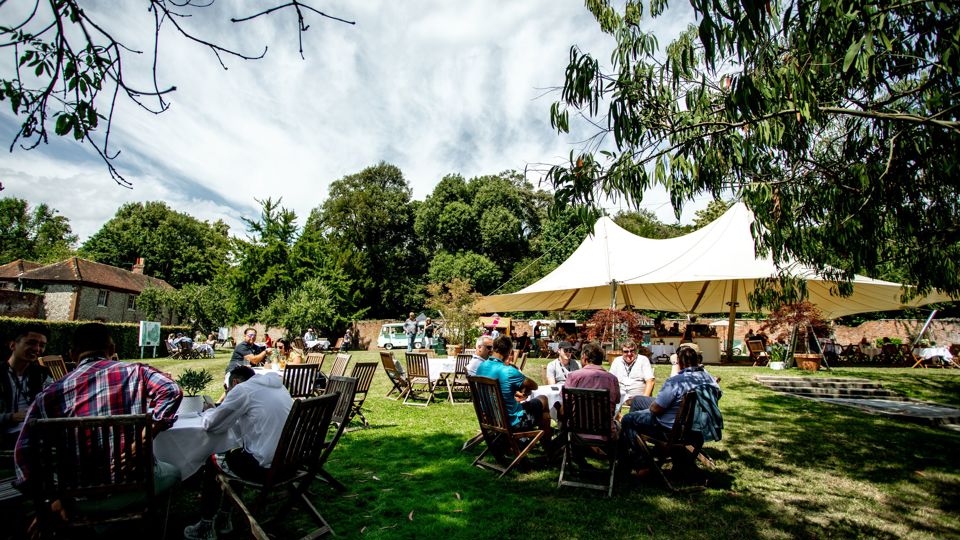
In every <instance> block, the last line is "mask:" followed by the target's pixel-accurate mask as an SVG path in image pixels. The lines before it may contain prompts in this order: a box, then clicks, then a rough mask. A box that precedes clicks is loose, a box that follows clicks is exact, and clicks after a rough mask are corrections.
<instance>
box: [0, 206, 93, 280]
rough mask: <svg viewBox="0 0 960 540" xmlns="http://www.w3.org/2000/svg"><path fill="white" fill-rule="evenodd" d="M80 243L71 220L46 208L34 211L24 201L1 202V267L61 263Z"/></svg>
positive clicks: (38, 207)
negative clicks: (12, 263)
mask: <svg viewBox="0 0 960 540" xmlns="http://www.w3.org/2000/svg"><path fill="white" fill-rule="evenodd" d="M76 241H77V236H76V235H75V234H73V232H72V231H71V229H70V220H68V219H67V218H66V217H65V216H58V215H57V211H56V210H55V209H53V208H50V207H49V206H47V205H46V204H39V205H37V206H36V207H35V208H32V209H31V208H30V205H29V204H28V203H27V201H25V200H23V199H18V198H16V197H4V198H2V199H0V264H5V263H8V262H10V261H13V260H16V259H26V260H28V261H34V262H42V263H47V262H55V261H59V260H62V259H65V258H67V257H69V256H70V255H71V253H72V252H73V245H74V244H75V243H76Z"/></svg>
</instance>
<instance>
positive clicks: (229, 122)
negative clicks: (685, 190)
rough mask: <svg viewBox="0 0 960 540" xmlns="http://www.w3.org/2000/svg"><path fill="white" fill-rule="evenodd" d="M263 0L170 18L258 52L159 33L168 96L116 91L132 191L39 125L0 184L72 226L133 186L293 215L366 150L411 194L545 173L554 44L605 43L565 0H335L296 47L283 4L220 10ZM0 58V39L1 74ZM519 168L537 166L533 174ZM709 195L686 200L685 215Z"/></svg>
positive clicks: (139, 43)
mask: <svg viewBox="0 0 960 540" xmlns="http://www.w3.org/2000/svg"><path fill="white" fill-rule="evenodd" d="M277 3H280V2H277ZM21 4H29V2H28V3H21ZM681 4H683V5H678V6H677V7H676V8H674V9H673V10H672V11H671V12H669V13H668V14H667V15H665V16H663V17H661V18H659V19H657V20H656V21H655V24H656V30H657V33H658V36H659V37H660V43H661V45H662V46H665V45H666V44H667V43H668V40H669V39H671V38H672V37H674V36H675V35H676V34H677V33H678V32H679V31H680V30H682V29H683V28H684V27H685V26H686V25H687V24H689V23H690V22H692V20H693V15H692V11H691V9H690V7H689V5H688V4H685V3H681ZM85 5H86V6H87V7H86V9H87V10H88V12H90V13H91V15H92V16H94V17H98V18H100V20H102V21H104V24H105V26H107V27H108V28H109V29H110V30H111V31H112V32H116V35H117V37H119V38H120V40H121V41H124V42H125V43H127V44H129V45H130V46H131V47H133V48H138V49H141V50H145V51H149V50H150V49H151V45H150V41H149V40H150V38H151V37H152V29H151V25H152V15H151V14H149V13H148V12H147V10H146V2H139V1H138V2H134V1H129V2H108V3H99V2H98V3H93V2H91V3H87V4H85ZM266 5H270V4H266V3H263V2H252V1H246V2H239V1H238V2H218V3H215V4H214V5H213V6H212V7H211V8H208V9H205V10H198V11H197V14H196V15H195V16H194V17H191V18H189V19H184V20H183V21H182V24H183V25H184V26H185V27H188V28H190V29H191V31H193V32H195V33H197V34H202V35H204V36H208V37H209V38H210V39H212V40H214V41H218V42H220V43H222V44H224V45H227V46H230V47H233V48H238V49H241V50H243V51H247V52H257V51H259V50H260V49H262V47H263V46H264V45H268V47H269V50H268V52H267V55H266V57H265V58H264V59H262V60H257V61H241V60H239V59H231V58H227V59H226V60H225V61H226V63H227V65H228V68H229V69H228V70H223V69H222V68H221V67H220V65H219V64H218V62H217V60H216V58H215V57H214V56H213V55H212V54H211V53H210V52H209V51H207V50H206V49H204V48H203V47H201V46H199V45H196V44H194V43H190V42H188V41H187V40H184V39H182V38H180V37H179V36H176V35H174V34H173V33H172V32H169V31H168V32H166V33H165V34H164V35H162V37H161V49H160V70H159V73H158V76H159V79H160V81H161V86H164V85H175V86H176V87H177V91H176V92H174V93H173V94H172V95H171V96H170V101H171V103H172V105H171V108H170V110H168V111H166V112H164V113H163V114H160V115H153V114H150V113H147V112H145V111H142V110H140V109H138V108H137V107H136V106H134V105H132V104H131V103H130V102H128V101H123V100H121V101H120V102H119V103H118V109H117V113H116V118H115V121H114V122H115V123H114V127H113V134H112V135H111V137H112V143H111V144H112V145H113V147H114V149H119V150H121V151H122V153H121V158H120V159H118V160H117V166H118V168H119V169H120V170H121V172H122V173H123V174H124V175H125V176H126V178H127V179H128V180H130V181H131V182H132V183H133V188H132V189H127V188H123V187H120V186H117V185H116V184H115V183H114V182H113V181H112V180H111V179H110V177H109V176H108V174H107V171H106V168H105V167H104V165H103V164H102V163H101V162H100V161H99V159H98V158H97V157H96V156H95V155H93V153H92V152H91V151H90V150H89V149H87V148H86V147H83V146H80V145H78V144H76V143H74V142H72V141H64V140H59V141H53V140H51V143H50V144H49V145H41V147H39V148H37V149H35V150H33V151H30V152H27V151H23V150H20V149H15V150H14V151H13V152H12V153H9V152H3V153H0V182H2V183H3V185H4V187H5V189H4V191H3V192H2V195H3V196H16V197H22V198H25V199H27V200H28V201H30V202H31V203H32V204H37V203H40V202H45V203H47V204H49V205H51V206H53V207H54V208H56V209H58V210H59V211H60V212H61V213H62V214H63V215H65V216H67V217H68V218H69V219H70V222H71V224H72V226H73V229H74V232H76V233H77V234H79V235H80V237H81V240H82V239H85V238H86V237H87V236H89V235H90V234H92V233H94V232H96V230H97V229H99V227H100V226H101V225H102V224H103V223H104V222H105V221H106V220H108V219H109V218H110V217H111V216H113V214H114V213H115V212H116V210H117V208H118V207H119V206H120V205H121V204H123V203H126V202H131V201H148V200H162V201H166V202H167V203H168V204H169V205H170V206H171V207H174V208H176V209H179V210H182V211H185V212H187V213H189V214H191V215H194V216H196V217H198V218H200V219H205V220H216V219H223V220H224V221H226V222H227V223H228V224H229V225H230V226H231V231H232V233H233V234H238V235H239V234H242V233H243V229H242V224H241V220H240V218H241V217H250V218H254V217H256V215H257V203H256V201H255V199H263V198H266V197H274V198H277V197H282V198H283V204H284V206H287V207H288V208H291V209H293V210H295V211H296V213H297V215H298V216H300V223H301V224H302V223H303V220H305V218H306V216H307V215H308V214H309V212H310V210H311V209H312V208H314V207H316V206H317V205H319V204H321V203H322V202H323V200H324V199H325V198H326V196H327V193H328V186H329V185H330V183H331V182H333V181H334V180H337V179H339V178H341V177H343V176H344V175H347V174H352V173H355V172H358V171H360V170H361V169H363V168H364V167H367V166H369V165H373V164H376V163H378V162H379V161H381V160H383V161H386V162H389V163H392V164H394V165H396V166H398V167H399V168H400V169H401V170H402V171H403V173H404V175H405V177H406V179H407V181H408V182H409V183H410V185H411V186H412V188H413V195H414V198H416V199H423V198H424V197H425V196H427V195H428V194H429V193H430V192H431V191H432V190H433V188H434V186H435V185H436V184H437V182H438V181H439V180H440V179H441V178H442V177H443V176H444V175H446V174H450V173H460V174H462V175H464V176H465V177H471V176H476V175H481V174H491V173H497V172H500V171H503V170H507V169H517V170H521V171H522V170H524V169H535V170H542V169H543V168H544V166H543V164H550V163H558V162H562V161H563V160H564V158H565V157H566V156H567V155H568V153H569V152H570V150H571V149H575V148H578V145H577V142H578V141H579V140H580V138H579V137H578V134H572V135H571V136H568V137H561V136H559V135H557V134H556V133H555V132H554V131H553V130H552V129H551V128H550V125H549V108H550V104H551V103H552V102H553V101H554V100H556V99H557V98H558V94H557V93H550V92H549V89H551V88H555V87H557V86H560V85H561V84H562V82H563V75H564V69H565V67H566V60H567V58H568V52H569V47H570V46H571V45H574V44H576V45H578V46H579V47H580V48H581V49H584V50H587V51H593V52H595V53H596V54H597V55H598V57H599V58H600V59H606V58H608V57H609V51H610V49H611V47H612V43H613V41H612V38H610V37H609V36H606V35H604V34H602V33H601V32H600V30H599V28H598V26H597V24H596V22H595V21H594V20H593V18H592V17H591V15H590V14H589V12H588V11H587V10H586V8H585V7H584V6H583V4H582V2H577V1H572V0H531V1H524V2H506V1H485V0H470V1H458V2H443V1H439V0H437V1H427V0H411V1H405V2H346V1H332V2H323V3H322V4H315V5H316V6H317V7H318V8H321V9H323V10H324V11H326V12H328V13H331V14H334V15H336V16H339V17H343V18H345V19H349V20H353V21H356V25H346V24H342V23H338V22H335V21H330V20H327V19H323V18H320V17H311V18H310V19H309V20H308V22H309V24H310V25H311V27H310V29H309V31H308V32H306V33H305V34H304V35H303V39H304V54H305V56H306V59H305V60H303V59H301V58H300V57H299V53H298V51H297V35H296V30H295V29H296V21H295V14H294V13H293V12H292V11H290V12H286V11H284V12H279V13H276V14H274V15H273V16H271V17H265V18H260V19H257V20H254V21H251V22H246V23H242V24H233V23H230V22H229V18H230V17H237V16H243V15H248V14H251V13H254V12H256V11H258V10H260V9H264V7H265V6H266ZM15 9H17V8H16V6H13V7H11V5H10V4H9V3H8V4H6V5H5V6H4V7H3V9H0V23H3V24H8V23H9V22H10V20H11V18H16V15H17V14H16V13H15ZM142 56H149V55H142ZM147 60H148V59H147V58H135V57H132V56H131V58H130V60H128V63H127V64H126V70H125V72H126V75H127V78H128V80H133V81H135V82H136V83H140V85H141V86H146V84H147V82H148V81H149V76H150V74H149V70H148V69H147V68H148V67H149V63H148V62H147ZM10 61H11V54H10V52H8V51H6V50H5V51H3V52H0V69H3V70H4V73H8V72H9V71H8V70H9V62H10ZM7 103H8V102H2V104H0V105H2V107H0V109H2V111H0V140H2V141H3V143H4V148H7V147H9V144H10V141H11V140H12V137H13V133H14V132H15V129H16V128H15V126H16V125H17V124H18V122H17V120H16V119H14V118H13V116H12V114H11V113H10V110H9V106H8V105H7ZM579 135H581V136H582V134H579ZM528 178H529V179H530V180H531V181H532V182H533V183H534V184H536V183H537V182H538V181H539V180H540V176H539V173H537V172H531V173H530V174H528ZM544 187H547V186H544ZM706 202H707V200H706V198H705V199H704V200H701V201H697V202H696V203H693V204H690V205H688V208H687V210H686V211H685V214H684V219H683V221H689V220H690V218H691V217H692V214H693V211H694V210H696V209H699V208H702V207H703V206H705V205H706ZM644 207H646V208H648V209H650V210H654V211H656V212H657V213H658V215H659V216H660V218H661V219H662V220H664V221H668V222H672V221H673V216H672V210H671V209H670V207H669V204H668V203H667V197H666V196H665V194H663V193H658V192H653V193H650V194H649V195H648V196H647V197H646V199H645V202H644ZM611 209H613V210H615V209H616V207H615V206H611Z"/></svg>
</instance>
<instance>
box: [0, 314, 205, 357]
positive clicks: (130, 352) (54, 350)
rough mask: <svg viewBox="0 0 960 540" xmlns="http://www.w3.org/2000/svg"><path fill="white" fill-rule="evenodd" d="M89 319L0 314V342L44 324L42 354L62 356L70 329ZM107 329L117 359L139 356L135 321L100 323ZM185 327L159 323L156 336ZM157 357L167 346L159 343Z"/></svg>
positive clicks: (185, 329) (148, 354)
mask: <svg viewBox="0 0 960 540" xmlns="http://www.w3.org/2000/svg"><path fill="white" fill-rule="evenodd" d="M89 322H92V321H46V320H42V319H24V318H20V317H0V336H2V339H3V343H8V342H9V341H10V340H12V339H13V336H14V335H15V334H16V333H17V331H18V330H19V329H20V328H22V327H24V326H27V325H33V324H37V325H40V326H43V327H46V329H47V331H48V332H49V337H48V339H47V349H46V352H45V353H44V354H60V355H63V356H64V358H68V357H69V355H70V340H71V338H72V337H73V332H74V331H75V330H76V329H77V327H79V326H80V325H82V324H86V323H89ZM103 324H105V325H107V326H108V327H109V328H110V331H111V333H112V334H113V343H114V344H115V345H116V346H117V355H118V356H119V357H120V358H140V347H139V346H138V345H137V343H138V342H139V336H140V325H139V324H135V323H103ZM189 331H190V327H189V326H161V327H160V339H163V338H164V336H166V335H167V334H169V333H171V332H184V333H186V332H189ZM152 356H153V352H152V350H151V349H150V348H147V349H146V350H145V351H144V357H146V358H150V357H152ZM157 356H158V357H165V356H167V348H166V346H164V345H163V343H161V344H160V345H158V346H157Z"/></svg>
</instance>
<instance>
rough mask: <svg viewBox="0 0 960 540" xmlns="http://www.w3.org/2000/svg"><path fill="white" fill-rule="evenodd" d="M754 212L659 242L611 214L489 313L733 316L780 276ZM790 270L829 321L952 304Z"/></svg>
mask: <svg viewBox="0 0 960 540" xmlns="http://www.w3.org/2000/svg"><path fill="white" fill-rule="evenodd" d="M752 223H753V214H752V213H751V212H750V210H749V209H747V207H746V206H745V205H744V204H742V203H737V204H735V205H733V206H732V207H731V208H730V209H729V210H728V211H727V212H726V213H725V214H724V215H723V216H721V217H720V218H718V219H717V220H715V221H714V222H713V223H711V224H709V225H707V226H706V227H703V228H701V229H699V230H697V231H694V232H692V233H690V234H687V235H685V236H681V237H677V238H669V239H665V240H654V239H650V238H642V237H639V236H636V235H634V234H632V233H630V232H628V231H626V230H624V229H623V228H621V227H620V226H618V225H617V224H616V223H614V222H613V220H612V219H610V218H608V217H603V218H600V220H598V221H597V223H596V225H595V226H594V229H593V234H592V235H590V236H588V237H587V238H586V239H585V240H584V241H583V243H582V244H580V247H578V248H577V250H576V251H575V252H574V253H573V254H572V255H571V256H570V257H569V258H568V259H567V260H566V261H564V262H563V264H561V265H560V266H558V267H557V268H556V269H555V270H554V271H553V272H551V273H550V274H548V275H546V276H545V277H544V278H543V279H541V280H540V281H538V282H536V283H534V284H533V285H530V286H529V287H527V288H525V289H523V290H521V291H519V292H516V293H513V294H502V295H494V296H486V297H483V298H481V299H480V301H479V303H478V311H479V312H481V313H491V312H500V313H502V312H507V311H555V310H576V309H605V308H609V307H611V305H613V304H615V305H616V306H617V307H618V308H623V307H624V306H627V305H630V306H633V307H634V308H636V309H657V310H663V311H676V312H680V313H727V312H728V311H729V310H730V302H731V300H732V301H734V302H739V303H740V305H741V306H743V308H742V309H740V311H744V310H745V309H746V306H747V301H746V298H747V294H749V293H750V292H752V291H753V290H754V288H755V287H756V285H757V283H758V282H759V280H762V279H766V278H771V277H774V276H775V275H776V274H777V268H776V266H775V265H774V264H773V260H772V259H771V258H770V257H758V256H757V255H756V250H755V247H754V242H753V237H752V236H751V234H750V227H751V224H752ZM789 272H791V273H792V275H794V276H797V277H802V278H803V279H805V280H806V282H807V295H808V297H807V299H808V300H809V301H810V302H811V303H813V304H814V305H816V306H817V307H818V308H819V309H820V311H821V312H822V313H823V315H824V316H825V317H827V318H828V319H832V318H836V317H842V316H844V315H851V314H854V313H864V312H870V311H889V310H895V309H903V308H905V307H914V306H919V305H924V304H929V303H931V302H941V301H948V300H950V298H949V297H948V296H947V295H944V294H941V293H939V292H934V293H931V294H929V295H927V296H925V297H922V298H916V299H914V300H912V301H911V302H909V303H906V304H904V303H901V301H900V296H901V285H900V284H898V283H891V282H887V281H880V280H876V279H871V278H868V277H863V276H856V277H855V279H854V280H853V294H852V295H851V296H848V297H841V296H839V294H837V293H836V292H835V289H836V287H835V285H834V284H833V283H832V282H830V281H829V280H826V279H823V278H821V277H819V276H818V275H817V274H816V273H815V272H814V271H813V270H812V269H809V268H806V267H800V266H794V267H792V268H791V269H790V270H789Z"/></svg>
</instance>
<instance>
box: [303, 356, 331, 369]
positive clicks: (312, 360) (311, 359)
mask: <svg viewBox="0 0 960 540" xmlns="http://www.w3.org/2000/svg"><path fill="white" fill-rule="evenodd" d="M324 360H326V355H325V354H323V353H318V352H312V353H307V356H305V357H304V358H303V363H304V364H316V365H318V366H320V367H318V368H317V369H319V370H321V371H323V362H324Z"/></svg>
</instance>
